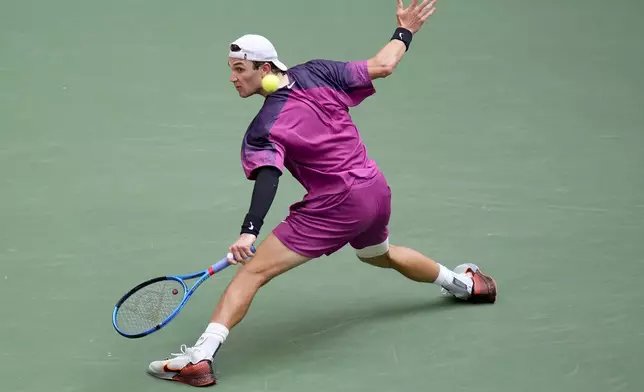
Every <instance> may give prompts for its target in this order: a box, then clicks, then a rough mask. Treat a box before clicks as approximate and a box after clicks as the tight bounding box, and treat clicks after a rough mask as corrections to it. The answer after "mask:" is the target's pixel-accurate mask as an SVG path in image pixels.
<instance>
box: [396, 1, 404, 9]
mask: <svg viewBox="0 0 644 392" xmlns="http://www.w3.org/2000/svg"><path fill="white" fill-rule="evenodd" d="M396 10H397V11H402V10H403V2H402V0H398V4H397V6H396Z"/></svg>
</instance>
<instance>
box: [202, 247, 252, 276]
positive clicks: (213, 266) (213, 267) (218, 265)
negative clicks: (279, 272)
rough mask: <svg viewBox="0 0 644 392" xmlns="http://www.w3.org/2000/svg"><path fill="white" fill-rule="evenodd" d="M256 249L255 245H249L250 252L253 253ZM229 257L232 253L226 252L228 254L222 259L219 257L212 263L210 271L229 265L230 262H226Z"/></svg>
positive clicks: (219, 269) (215, 271)
mask: <svg viewBox="0 0 644 392" xmlns="http://www.w3.org/2000/svg"><path fill="white" fill-rule="evenodd" d="M256 250H257V249H255V246H251V247H250V251H251V252H253V253H255V251H256ZM229 257H231V258H232V254H230V253H228V255H227V256H226V257H224V258H223V259H221V260H219V261H218V262H216V263H215V264H213V265H212V271H213V272H212V273H213V274H214V273H217V272H219V271H221V270H223V269H224V268H226V267H228V266H229V265H230V263H229V262H228V258H229ZM211 275H212V274H211Z"/></svg>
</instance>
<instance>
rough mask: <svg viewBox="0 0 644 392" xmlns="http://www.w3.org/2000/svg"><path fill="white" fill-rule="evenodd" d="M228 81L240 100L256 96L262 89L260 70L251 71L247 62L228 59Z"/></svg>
mask: <svg viewBox="0 0 644 392" xmlns="http://www.w3.org/2000/svg"><path fill="white" fill-rule="evenodd" d="M228 66H229V67H230V70H231V73H230V81H231V82H232V84H233V85H234V86H235V88H236V89H237V92H238V93H239V96H240V97H242V98H247V97H250V96H251V95H254V94H257V93H259V92H260V91H261V88H262V76H263V75H262V69H261V68H260V69H253V63H252V62H251V61H249V60H240V59H234V58H229V59H228Z"/></svg>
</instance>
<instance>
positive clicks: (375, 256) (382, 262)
mask: <svg viewBox="0 0 644 392" xmlns="http://www.w3.org/2000/svg"><path fill="white" fill-rule="evenodd" d="M389 251H390V246H389V239H386V240H385V241H384V242H382V243H380V244H377V245H372V246H367V247H365V248H362V249H356V256H358V259H360V260H361V261H362V262H365V263H367V264H371V265H373V266H376V267H380V268H392V265H391V259H390V257H389Z"/></svg>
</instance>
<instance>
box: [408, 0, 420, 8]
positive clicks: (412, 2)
mask: <svg viewBox="0 0 644 392" xmlns="http://www.w3.org/2000/svg"><path fill="white" fill-rule="evenodd" d="M417 5H418V0H411V4H410V5H409V8H414V7H416V6H417Z"/></svg>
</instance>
